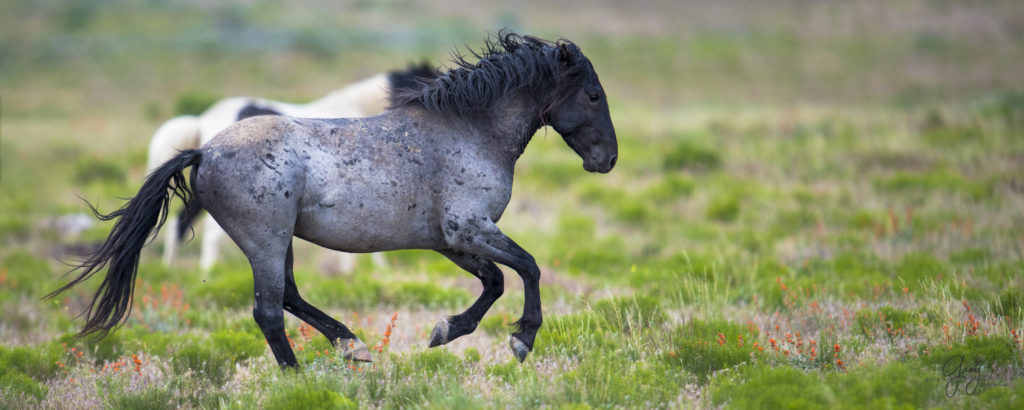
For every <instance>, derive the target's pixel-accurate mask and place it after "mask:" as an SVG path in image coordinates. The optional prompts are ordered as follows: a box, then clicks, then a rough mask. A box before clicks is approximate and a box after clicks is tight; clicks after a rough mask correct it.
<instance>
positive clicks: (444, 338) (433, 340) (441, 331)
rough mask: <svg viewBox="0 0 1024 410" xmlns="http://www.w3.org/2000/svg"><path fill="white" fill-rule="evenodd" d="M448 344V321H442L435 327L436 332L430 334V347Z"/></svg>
mask: <svg viewBox="0 0 1024 410" xmlns="http://www.w3.org/2000/svg"><path fill="white" fill-rule="evenodd" d="M445 343H448V321H447V320H445V319H441V321H440V322H437V324H436V325H434V330H433V331H432V332H430V347H437V346H440V345H443V344H445Z"/></svg>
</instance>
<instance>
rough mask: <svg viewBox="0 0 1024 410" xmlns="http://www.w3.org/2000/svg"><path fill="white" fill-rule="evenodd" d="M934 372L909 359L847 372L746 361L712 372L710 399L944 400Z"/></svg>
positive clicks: (888, 404)
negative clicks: (741, 365) (735, 367)
mask: <svg viewBox="0 0 1024 410" xmlns="http://www.w3.org/2000/svg"><path fill="white" fill-rule="evenodd" d="M944 383H945V382H944V381H942V380H941V379H940V378H939V374H938V373H935V372H931V371H925V370H924V369H921V368H920V367H919V366H915V365H913V364H903V363H899V362H895V363H891V364H889V365H886V366H884V367H882V368H881V369H878V368H875V367H869V368H860V369H858V370H856V371H852V372H850V373H843V372H839V373H836V372H830V373H826V374H821V373H818V372H815V371H811V372H804V371H801V370H798V369H794V368H791V367H770V366H765V365H750V366H747V367H745V368H742V369H741V370H740V371H738V372H735V373H727V374H723V375H722V376H720V377H718V378H716V380H715V383H714V384H713V387H712V389H711V402H712V403H713V404H716V405H725V406H727V407H732V408H836V407H852V408H902V407H907V408H923V407H931V406H934V405H936V404H939V403H942V402H943V401H944V400H946V397H945V395H944V394H943V393H942V386H943V385H944Z"/></svg>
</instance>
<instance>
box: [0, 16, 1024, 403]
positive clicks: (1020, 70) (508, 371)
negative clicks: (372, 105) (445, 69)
mask: <svg viewBox="0 0 1024 410" xmlns="http://www.w3.org/2000/svg"><path fill="white" fill-rule="evenodd" d="M501 27H509V28H512V29H515V30H517V31H520V32H523V33H529V34H535V35H538V36H541V37H545V38H559V37H565V38H568V39H571V40H573V41H575V42H576V43H577V44H579V45H580V46H581V48H582V50H583V52H584V53H585V54H586V55H587V56H588V57H590V59H591V60H592V62H593V64H594V66H595V68H596V70H597V72H598V73H599V75H600V76H601V80H602V82H603V84H604V86H605V88H606V91H607V94H608V98H609V100H610V104H611V113H612V117H613V120H614V122H615V126H616V131H617V134H618V138H619V147H620V158H619V162H618V165H617V167H616V169H615V170H613V171H612V172H611V173H609V174H607V175H599V174H589V173H586V172H585V171H584V170H583V169H582V161H581V160H580V159H579V158H578V157H577V156H576V155H575V154H574V153H573V152H572V150H571V149H569V148H568V147H567V146H566V145H565V143H564V142H562V141H561V138H560V137H559V136H558V134H557V133H555V132H554V131H553V130H550V129H542V130H541V131H539V132H538V134H537V135H536V136H535V137H534V139H533V142H532V143H531V144H530V145H529V147H528V148H527V150H526V152H525V154H524V155H523V156H522V158H521V160H520V162H519V163H518V165H517V173H516V181H515V187H514V192H513V196H512V202H511V203H510V204H509V207H508V210H507V212H506V214H505V216H504V217H503V219H502V220H501V222H500V223H499V227H501V228H502V229H503V230H504V231H505V232H506V233H508V234H509V236H511V237H512V238H513V239H515V240H516V241H517V242H518V243H520V244H521V245H522V246H523V247H524V248H525V249H527V250H528V251H530V252H531V253H532V254H533V255H534V256H535V257H536V260H537V262H538V264H539V265H540V266H541V271H542V278H541V297H542V301H543V306H544V314H545V321H544V325H543V326H542V328H541V330H540V332H539V333H538V336H537V341H536V345H535V349H534V351H533V353H531V354H530V356H529V357H528V358H527V360H526V361H525V362H524V363H522V364H520V363H518V362H517V361H515V360H514V359H513V357H512V355H511V352H510V351H509V348H508V346H507V337H508V334H509V333H510V332H511V330H510V327H509V326H508V324H509V323H511V322H513V321H515V320H516V319H517V318H518V316H519V314H520V312H521V309H522V304H523V296H522V282H521V280H520V279H519V277H518V275H516V274H515V272H513V271H511V270H508V269H504V271H505V284H506V292H505V294H504V296H503V297H502V298H501V299H499V300H498V302H497V303H496V304H495V306H494V307H493V308H492V309H491V311H490V312H489V313H488V315H487V316H486V317H485V319H484V321H483V322H481V323H480V325H479V328H478V329H477V330H476V332H475V333H473V334H471V335H467V336H464V337H462V338H460V339H458V340H456V341H454V342H452V343H450V344H448V345H446V346H442V347H438V348H434V349H427V347H426V346H427V341H428V338H429V334H430V330H431V329H432V327H433V325H434V324H435V323H436V322H437V321H438V320H439V319H441V318H443V317H444V316H445V315H451V314H455V313H458V312H461V311H462V310H464V309H465V308H466V307H468V306H469V305H470V304H471V303H472V302H473V300H474V299H475V297H476V295H478V294H479V292H480V291H481V286H480V284H479V282H478V280H477V279H476V278H474V277H472V276H471V275H469V274H467V273H465V272H464V271H462V270H461V269H459V268H458V267H456V266H455V265H454V264H452V263H450V262H448V261H447V260H446V259H444V258H442V257H440V256H439V255H436V254H434V253H432V252H429V251H401V252H391V253H387V254H386V258H387V260H388V261H389V266H386V267H375V266H373V265H372V264H371V263H370V260H369V258H368V257H362V258H361V259H359V265H358V267H357V270H356V272H354V273H340V272H338V271H337V269H336V268H335V267H334V262H333V261H334V256H333V255H332V254H330V253H327V252H325V251H323V250H321V249H319V248H317V247H315V246H313V245H310V244H306V243H300V242H301V241H298V240H297V242H296V243H297V244H296V258H295V261H296V280H297V282H298V286H299V289H300V291H302V293H303V295H304V296H305V297H306V299H308V300H309V301H310V302H311V303H313V304H314V305H316V306H318V307H321V308H322V309H323V310H325V311H326V312H327V313H328V314H330V315H332V316H334V317H335V318H337V319H339V320H341V321H342V322H344V323H346V324H347V325H349V327H351V328H352V329H353V330H354V331H355V332H356V333H357V334H358V335H359V337H360V338H361V339H362V340H364V341H365V342H366V343H367V345H369V346H373V353H374V356H375V359H376V361H375V362H374V363H373V364H361V363H348V362H345V361H344V360H343V359H342V358H341V354H340V352H338V351H335V350H334V349H333V348H331V347H330V345H329V344H328V343H327V341H326V340H325V339H324V338H323V337H321V336H320V335H319V334H317V332H316V331H315V330H312V329H311V328H309V327H308V326H306V325H304V324H302V323H301V322H300V321H298V320H297V319H295V318H294V317H291V316H287V315H286V327H287V329H288V334H289V337H290V338H291V340H292V342H293V347H294V349H295V351H296V354H297V355H298V356H299V361H300V364H301V365H302V368H301V370H300V371H298V372H281V371H279V370H278V368H277V366H276V364H275V362H274V359H273V357H272V355H271V353H270V350H269V349H268V348H267V346H266V344H265V342H264V339H263V336H262V334H261V333H260V331H259V329H258V327H257V326H256V324H255V322H254V321H253V319H252V315H251V312H250V309H251V304H252V276H251V273H250V271H249V267H248V264H247V262H246V260H245V258H244V256H243V255H242V254H241V252H240V251H238V250H237V248H235V247H234V246H233V245H230V244H225V246H224V249H225V250H224V251H223V252H222V259H221V261H220V264H219V265H218V266H216V267H215V269H214V270H213V271H212V272H210V273H209V274H207V275H202V274H200V273H199V271H198V268H197V259H198V254H199V241H198V240H194V241H192V242H190V243H187V244H185V245H183V246H182V249H181V253H180V257H179V258H178V259H177V260H176V261H175V262H174V264H172V265H171V266H169V267H165V266H163V265H162V263H161V261H160V255H161V252H162V251H161V248H162V246H163V244H162V242H161V240H156V241H154V242H153V243H152V244H151V245H150V246H148V247H147V248H146V250H145V251H144V252H143V256H142V264H141V267H140V273H139V276H138V282H137V284H136V287H135V303H134V310H133V313H132V315H131V317H130V318H129V319H128V321H127V323H126V324H125V325H124V326H123V327H122V328H120V329H119V330H118V331H116V332H114V333H112V334H111V335H109V336H108V337H107V338H105V339H103V340H101V341H98V342H97V341H91V340H88V339H84V340H78V339H74V338H73V335H74V333H75V332H77V331H78V330H79V329H80V327H81V325H82V323H81V320H80V319H77V318H76V317H75V316H76V314H78V313H79V312H81V311H82V309H83V308H84V307H85V306H86V303H87V301H88V299H89V298H90V297H91V295H92V292H93V290H94V289H95V286H97V285H98V283H99V281H100V280H99V279H95V278H94V280H91V281H89V282H87V284H86V285H85V286H81V287H79V288H76V289H74V290H72V291H70V292H68V293H66V294H63V295H61V296H60V297H59V298H56V299H54V300H41V298H42V297H43V296H44V295H45V294H47V293H48V292H49V291H51V290H53V289H55V288H57V287H59V286H60V285H61V284H63V279H62V275H63V274H64V273H65V272H67V270H68V266H67V265H65V264H64V263H62V261H73V260H75V258H76V257H77V255H80V254H81V253H82V252H83V251H85V250H88V249H91V247H92V246H95V245H96V244H97V243H98V242H99V241H100V240H102V239H103V238H104V237H105V236H106V234H107V233H108V232H109V230H110V227H111V224H109V223H100V222H98V221H95V219H94V218H92V216H91V214H90V213H89V212H88V207H87V206H86V205H85V204H84V203H83V202H82V199H85V200H88V201H90V202H91V203H93V204H95V205H97V207H98V208H99V209H100V210H101V211H104V212H109V211H110V210H113V209H116V208H117V207H119V206H120V205H121V204H122V201H123V199H122V198H126V197H130V196H132V195H134V193H135V192H136V191H137V190H138V188H139V186H140V185H141V181H142V179H143V177H144V172H145V161H146V150H147V146H148V143H149V137H150V136H151V135H152V134H153V132H154V131H155V130H156V129H157V127H159V125H160V124H161V123H163V121H166V120H167V119H169V118H171V117H172V116H174V115H177V114H181V113H194V112H197V111H201V110H202V109H203V108H204V107H205V106H206V105H207V104H209V103H210V102H212V101H214V100H216V99H217V98H221V97H226V96H231V95H256V96H262V97H268V98H273V99H278V100H284V101H308V100H312V99H315V98H318V97H320V96H322V95H324V94H326V93H327V92H329V91H330V90H333V89H336V88H340V87H342V86H344V85H345V84H347V83H349V82H353V81H355V80H358V79H361V78H364V77H368V76H371V75H374V74H376V73H378V72H382V71H387V70H392V69H396V68H401V67H403V66H405V65H407V64H408V63H410V62H412V61H420V60H423V59H427V60H429V61H431V62H433V63H437V64H441V63H444V62H445V61H446V60H447V56H448V53H449V51H450V50H451V49H452V48H453V47H459V48H462V49H465V46H466V45H468V46H469V47H477V46H478V45H479V44H481V41H482V39H483V37H484V36H485V33H486V32H487V31H497V30H498V29H499V28H501ZM1022 62H1024V4H1021V3H1020V2H1019V1H1014V0H980V1H973V2H956V1H940V0H935V1H926V0H901V1H888V0H866V1H858V2H848V1H804V0H768V1H758V2H739V1H724V2H712V1H706V2H705V1H692V0H688V1H670V0H648V1H632V2H586V1H582V0H557V1H553V2H552V1H544V2H542V1H536V0H528V1H524V2H519V3H514V4H513V3H508V4H504V3H497V2H480V1H465V0H450V1H446V2H441V3H439V4H426V2H413V1H397V0H391V1H382V2H373V1H360V0H353V1H343V2H324V1H315V0H300V1H297V2H288V5H287V6H285V5H282V4H277V3H274V2H267V1H262V0H234V1H229V2H224V3H223V4H220V5H208V4H207V3H206V2H198V1H184V2H173V1H164V0H149V1H145V2H131V1H127V0H85V1H56V0H41V1H31V2H30V1H24V0H11V1H6V2H4V3H3V4H2V5H0V312H3V314H0V369H2V370H0V408H13V409H21V408H147V409H162V408H178V407H181V408H232V409H235V408H240V409H245V408H268V409H277V408H357V407H366V408H378V407H384V408H394V407H401V408H408V407H428V408H478V407H486V408H490V407H500V408H509V407H512V408H534V407H539V406H546V407H569V408H589V407H643V408H666V407H667V408H720V407H725V408H780V407H786V408H822V407H828V408H919V407H942V408H945V407H952V408H962V407H968V408H1021V407H1022V406H1024V378H1022V377H1021V376H1022V375H1024V347H1022V345H1021V343H1022V338H1024V334H1022V332H1024V212H1022V211H1024V64H1021V63H1022ZM176 206H180V204H179V203H176ZM199 234H201V231H199V230H197V235H199Z"/></svg>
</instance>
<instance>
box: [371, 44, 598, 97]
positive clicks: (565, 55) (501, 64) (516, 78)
mask: <svg viewBox="0 0 1024 410" xmlns="http://www.w3.org/2000/svg"><path fill="white" fill-rule="evenodd" d="M469 53H470V54H471V55H472V57H473V58H474V59H475V60H477V61H475V62H470V61H468V60H467V58H468V56H466V55H464V54H462V53H460V52H458V51H454V52H452V62H453V63H454V65H455V67H453V68H450V69H449V70H448V71H447V72H445V73H441V74H439V75H438V76H437V77H436V78H432V79H420V86H419V87H414V88H403V89H396V90H394V91H392V97H391V101H392V103H393V106H394V107H399V106H402V105H407V104H412V103H418V104H422V105H423V106H424V107H426V108H427V109H429V110H431V111H435V112H443V113H450V114H455V115H459V116H473V115H477V114H481V113H484V112H486V111H487V110H489V109H490V108H492V107H493V106H494V104H495V103H496V102H497V101H498V100H500V99H501V98H502V97H505V96H507V95H509V94H510V93H513V92H516V91H518V90H521V89H524V88H525V89H526V90H527V92H528V93H529V94H530V95H534V96H539V97H542V98H538V100H539V101H544V102H546V104H547V105H546V106H545V107H543V110H542V112H540V113H539V114H544V113H545V112H546V111H547V110H548V109H549V108H550V107H551V106H552V105H554V104H556V103H558V102H561V101H562V100H564V99H565V98H568V97H569V96H570V95H571V94H572V93H573V92H575V91H576V90H578V89H579V87H580V86H582V84H583V82H584V81H585V80H586V76H585V74H586V73H587V72H588V71H589V70H592V68H591V66H590V62H589V61H588V60H587V59H586V57H584V56H583V54H582V53H580V51H579V47H577V46H576V45H575V44H573V43H572V42H571V41H569V40H565V39H561V40H558V41H548V40H542V39H539V38H536V37H532V36H521V35H519V34H516V33H513V32H511V31H507V30H501V31H499V32H498V34H496V35H490V36H488V38H487V39H485V40H484V47H483V49H482V50H480V51H479V52H477V51H472V50H470V52H469ZM545 93H548V94H545Z"/></svg>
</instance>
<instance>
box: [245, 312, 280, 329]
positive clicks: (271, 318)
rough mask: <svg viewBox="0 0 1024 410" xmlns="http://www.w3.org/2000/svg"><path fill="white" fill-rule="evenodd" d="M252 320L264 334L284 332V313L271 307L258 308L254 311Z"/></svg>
mask: <svg viewBox="0 0 1024 410" xmlns="http://www.w3.org/2000/svg"><path fill="white" fill-rule="evenodd" d="M252 318H253V319H255V320H256V324H257V325H259V326H260V329H261V330H263V332H264V333H268V332H276V331H278V330H280V331H282V332H283V331H284V311H282V310H281V309H273V308H269V307H256V308H254V309H253V310H252Z"/></svg>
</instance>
